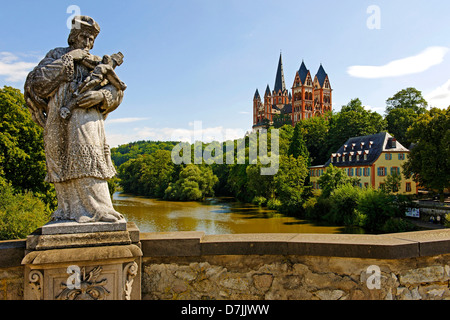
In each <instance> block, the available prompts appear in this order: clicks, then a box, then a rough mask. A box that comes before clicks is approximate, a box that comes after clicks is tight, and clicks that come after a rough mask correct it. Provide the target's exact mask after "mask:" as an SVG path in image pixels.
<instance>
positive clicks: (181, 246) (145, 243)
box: [140, 231, 205, 257]
mask: <svg viewBox="0 0 450 320" xmlns="http://www.w3.org/2000/svg"><path fill="white" fill-rule="evenodd" d="M204 235H205V234H204V233H203V232H197V231H186V232H155V233H143V234H141V238H140V240H141V245H142V251H143V252H144V256H146V257H170V256H181V257H189V256H199V255H200V253H201V250H200V241H201V239H202V238H203V236H204Z"/></svg>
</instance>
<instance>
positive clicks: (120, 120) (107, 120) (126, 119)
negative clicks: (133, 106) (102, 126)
mask: <svg viewBox="0 0 450 320" xmlns="http://www.w3.org/2000/svg"><path fill="white" fill-rule="evenodd" d="M148 119H149V118H119V119H109V118H108V119H106V121H105V123H106V124H116V123H131V122H137V121H144V120H148Z"/></svg>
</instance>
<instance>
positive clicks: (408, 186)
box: [406, 182, 411, 192]
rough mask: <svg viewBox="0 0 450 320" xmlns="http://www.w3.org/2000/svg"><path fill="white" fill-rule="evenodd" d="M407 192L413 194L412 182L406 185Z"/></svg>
mask: <svg viewBox="0 0 450 320" xmlns="http://www.w3.org/2000/svg"><path fill="white" fill-rule="evenodd" d="M406 192H411V182H407V183H406Z"/></svg>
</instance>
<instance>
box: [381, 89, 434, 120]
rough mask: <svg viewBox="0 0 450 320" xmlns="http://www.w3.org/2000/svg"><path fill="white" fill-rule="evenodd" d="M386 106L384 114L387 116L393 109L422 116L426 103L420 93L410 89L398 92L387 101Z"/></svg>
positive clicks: (425, 109)
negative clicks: (407, 110)
mask: <svg viewBox="0 0 450 320" xmlns="http://www.w3.org/2000/svg"><path fill="white" fill-rule="evenodd" d="M386 105H387V106H386V114H389V113H390V112H391V111H392V110H393V109H410V110H413V111H414V113H416V114H423V113H425V112H426V111H427V107H428V102H427V101H426V100H425V99H424V97H423V96H422V92H421V91H419V90H417V89H416V88H411V87H410V88H406V89H403V90H400V91H399V92H397V93H396V94H395V95H394V96H392V97H391V98H389V99H387V100H386Z"/></svg>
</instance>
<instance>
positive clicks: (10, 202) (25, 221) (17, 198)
mask: <svg viewBox="0 0 450 320" xmlns="http://www.w3.org/2000/svg"><path fill="white" fill-rule="evenodd" d="M0 195H1V197H0V240H11V239H23V238H25V237H26V236H28V235H29V234H30V233H32V232H33V231H35V230H36V229H37V228H39V227H41V226H43V225H44V224H46V223H47V222H48V221H49V220H50V214H49V212H48V211H47V210H46V208H47V206H46V205H45V204H44V202H43V201H41V200H40V199H39V198H37V197H35V196H34V195H33V194H32V193H31V192H25V193H16V192H15V191H14V189H13V187H12V186H11V185H9V184H3V185H2V184H0Z"/></svg>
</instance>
